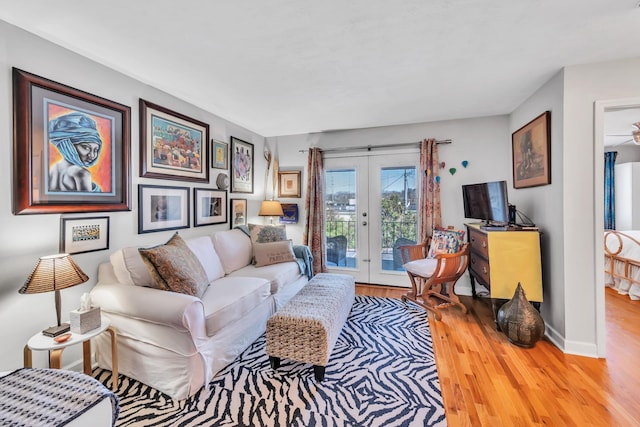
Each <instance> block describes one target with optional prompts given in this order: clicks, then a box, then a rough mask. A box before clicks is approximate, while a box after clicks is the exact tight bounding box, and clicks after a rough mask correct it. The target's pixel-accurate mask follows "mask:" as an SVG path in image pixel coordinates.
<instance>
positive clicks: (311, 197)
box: [303, 148, 327, 274]
mask: <svg viewBox="0 0 640 427" xmlns="http://www.w3.org/2000/svg"><path fill="white" fill-rule="evenodd" d="M307 170H308V171H309V180H308V181H307V198H306V200H305V207H306V212H307V215H306V229H305V231H304V235H303V243H304V244H305V245H307V246H309V249H310V250H311V255H313V272H314V274H315V273H322V272H326V271H327V260H326V255H325V254H326V252H325V244H324V242H325V217H324V209H323V200H324V162H323V161H322V150H321V149H319V148H311V149H309V159H308V161H307Z"/></svg>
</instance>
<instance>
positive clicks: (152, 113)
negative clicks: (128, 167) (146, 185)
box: [140, 99, 209, 184]
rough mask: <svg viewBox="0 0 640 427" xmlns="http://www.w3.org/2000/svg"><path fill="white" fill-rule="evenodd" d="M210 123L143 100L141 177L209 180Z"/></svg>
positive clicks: (141, 112) (207, 181) (141, 105)
mask: <svg viewBox="0 0 640 427" xmlns="http://www.w3.org/2000/svg"><path fill="white" fill-rule="evenodd" d="M208 141H209V125H208V124H206V123H203V122H201V121H199V120H196V119H192V118H190V117H187V116H185V115H184V114H180V113H177V112H175V111H171V110H169V109H167V108H164V107H161V106H159V105H157V104H152V103H151V102H149V101H145V100H144V99H141V100H140V176H142V177H145V178H160V179H174V180H178V181H193V182H204V183H207V184H208V183H209V166H208V161H209V156H208V153H209V149H208Z"/></svg>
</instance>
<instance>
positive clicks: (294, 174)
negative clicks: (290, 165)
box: [278, 171, 302, 198]
mask: <svg viewBox="0 0 640 427" xmlns="http://www.w3.org/2000/svg"><path fill="white" fill-rule="evenodd" d="M301 174H302V172H300V171H280V172H278V196H279V197H292V198H299V197H300V195H301V183H300V175H301Z"/></svg>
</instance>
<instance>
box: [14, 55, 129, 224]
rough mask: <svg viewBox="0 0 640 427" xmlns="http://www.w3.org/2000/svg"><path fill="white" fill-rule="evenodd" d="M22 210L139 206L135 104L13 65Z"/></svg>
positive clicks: (17, 192) (18, 207)
mask: <svg viewBox="0 0 640 427" xmlns="http://www.w3.org/2000/svg"><path fill="white" fill-rule="evenodd" d="M13 115H14V123H15V127H14V138H13V144H14V146H13V170H14V177H13V206H12V210H13V213H14V214H15V215H22V214H46V213H74V212H75V213H78V212H108V211H126V210H130V209H131V200H130V187H131V166H130V144H131V142H130V133H131V123H130V116H131V109H130V108H129V107H127V106H125V105H122V104H118V103H116V102H113V101H109V100H107V99H104V98H101V97H99V96H96V95H92V94H89V93H87V92H83V91H81V90H79V89H74V88H72V87H69V86H65V85H63V84H61V83H56V82H54V81H51V80H48V79H46V78H44V77H40V76H36V75H35V74H31V73H28V72H26V71H23V70H19V69H17V68H13Z"/></svg>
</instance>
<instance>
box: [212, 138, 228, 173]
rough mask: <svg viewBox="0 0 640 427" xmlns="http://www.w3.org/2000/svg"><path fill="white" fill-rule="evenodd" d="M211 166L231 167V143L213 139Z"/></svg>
mask: <svg viewBox="0 0 640 427" xmlns="http://www.w3.org/2000/svg"><path fill="white" fill-rule="evenodd" d="M211 167H212V168H216V169H229V144H227V143H226V142H222V141H218V140H216V139H212V140H211Z"/></svg>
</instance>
